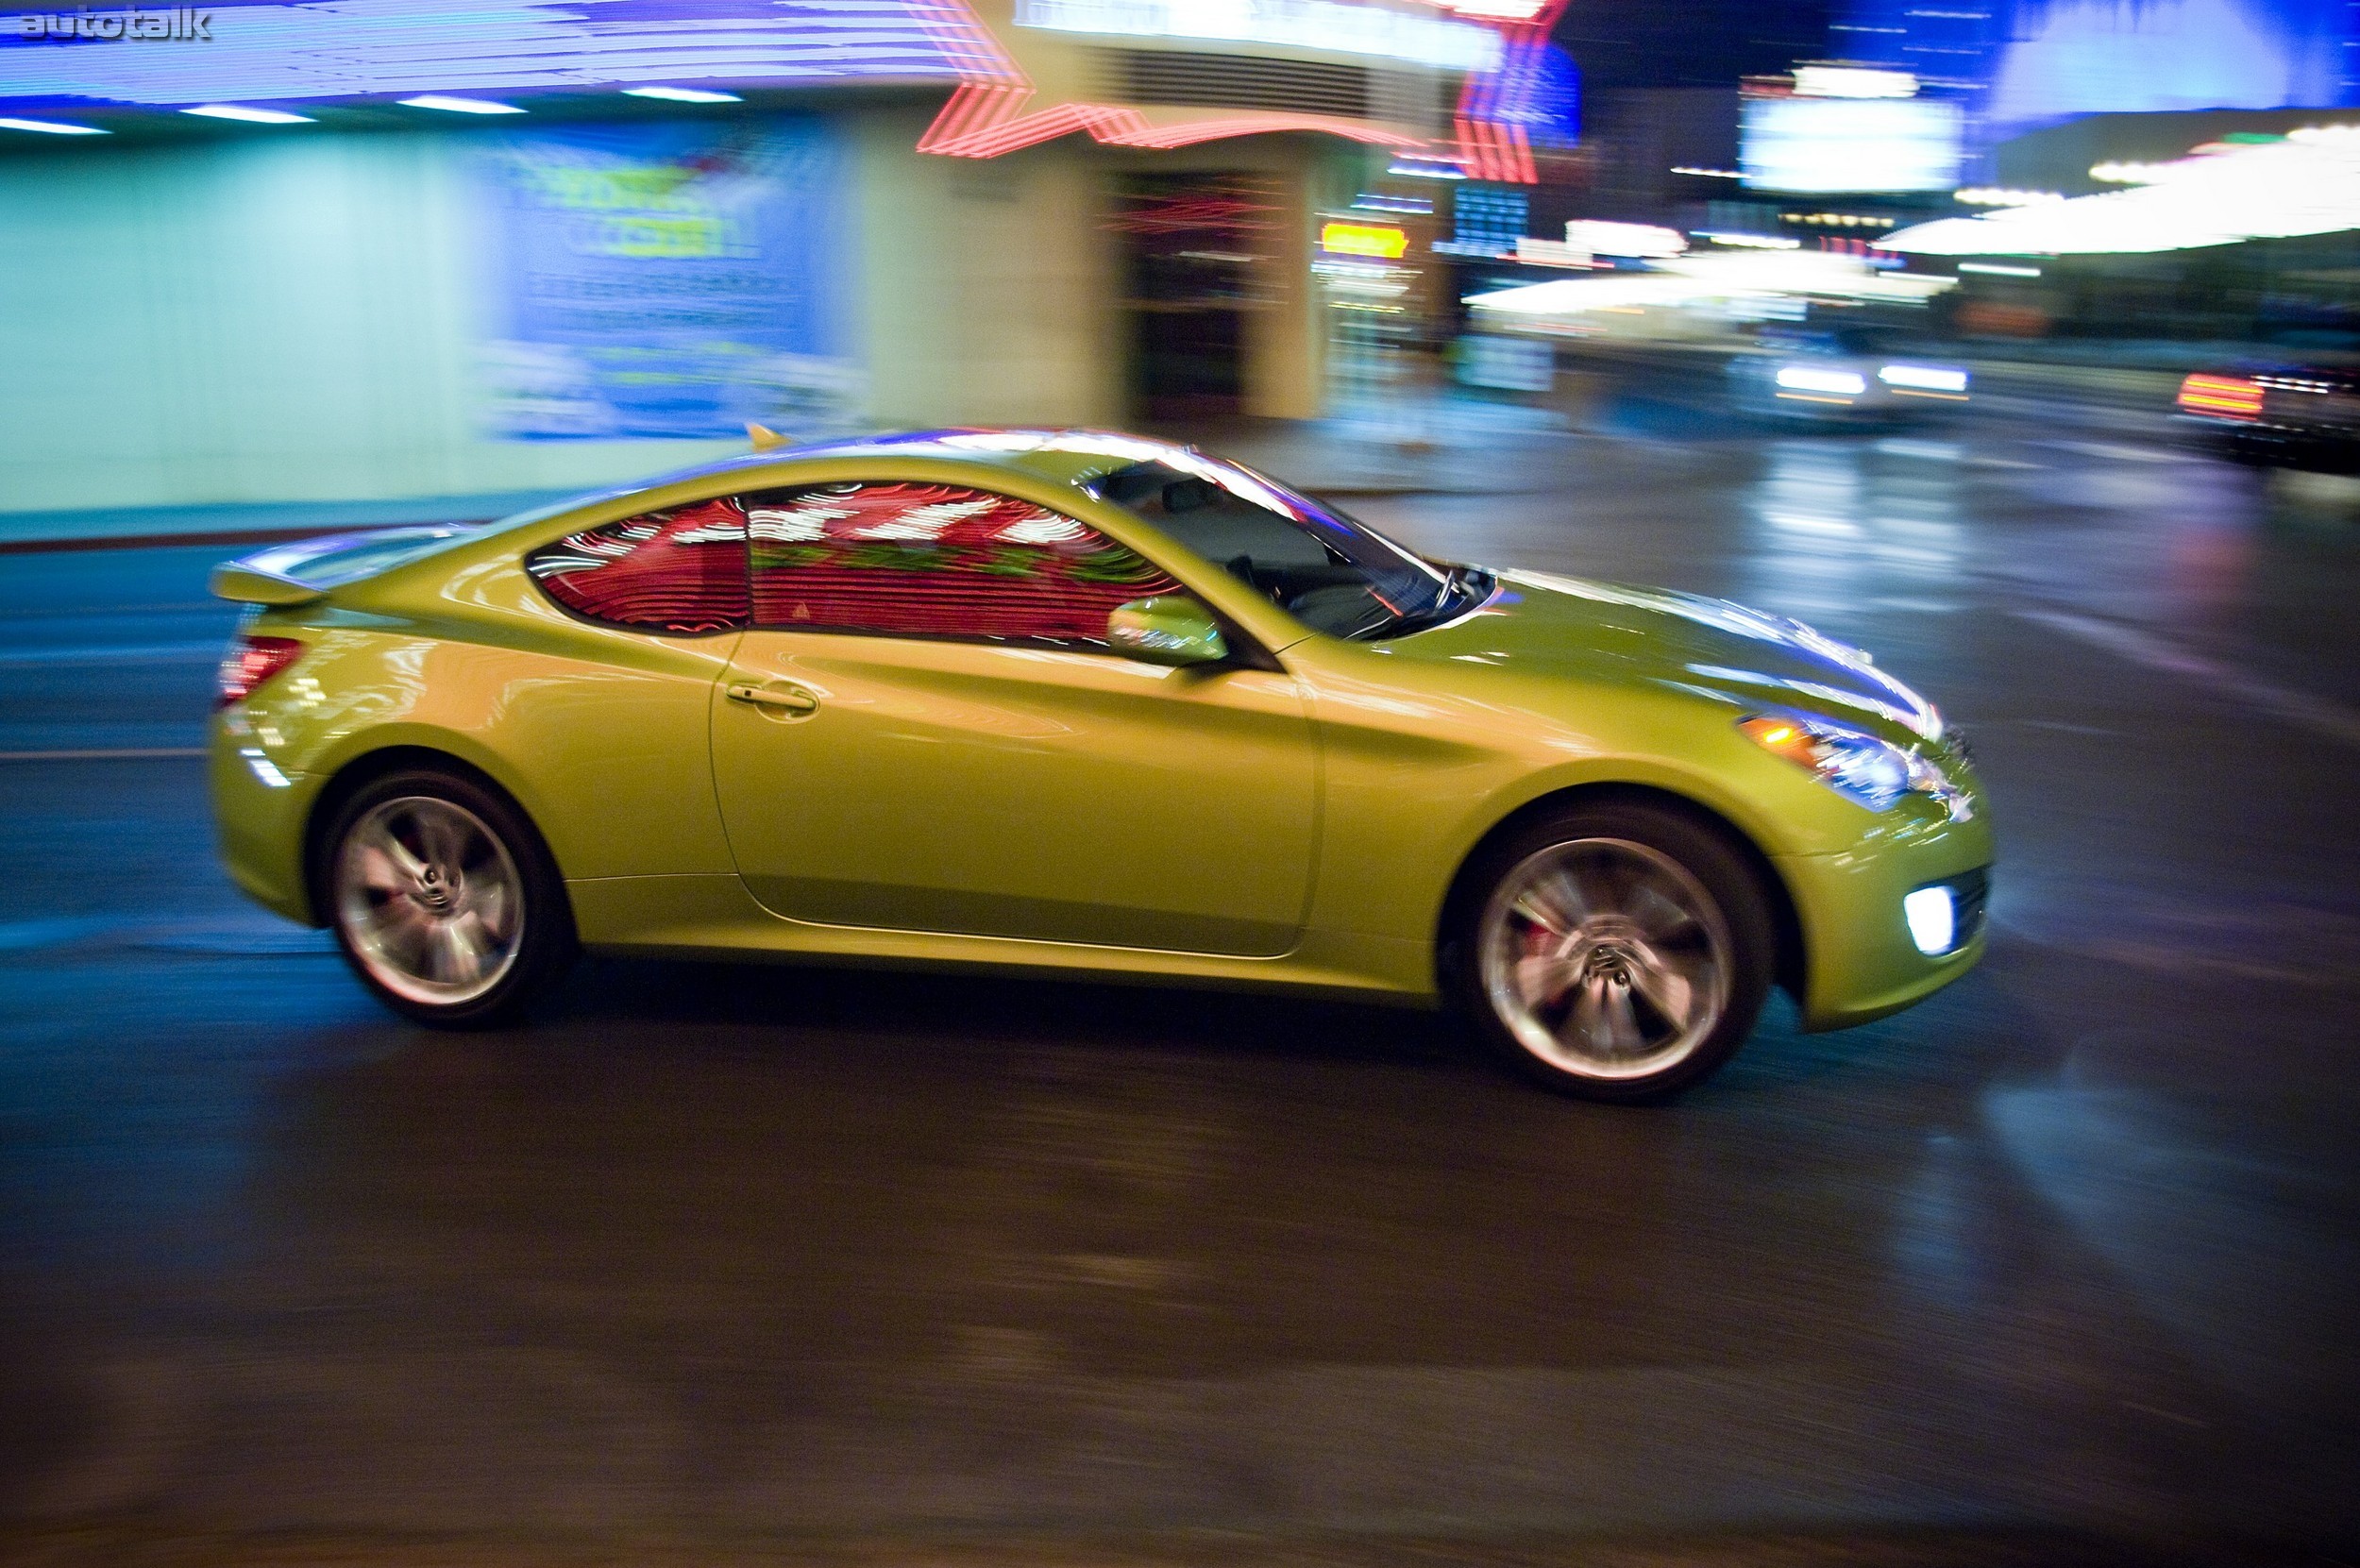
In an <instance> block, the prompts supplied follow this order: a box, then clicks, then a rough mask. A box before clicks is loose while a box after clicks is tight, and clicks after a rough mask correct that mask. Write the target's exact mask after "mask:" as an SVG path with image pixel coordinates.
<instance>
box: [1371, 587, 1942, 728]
mask: <svg viewBox="0 0 2360 1568" xmlns="http://www.w3.org/2000/svg"><path fill="white" fill-rule="evenodd" d="M1390 646H1391V648H1392V649H1394V650H1395V651H1396V652H1397V653H1400V654H1408V655H1410V656H1413V657H1419V658H1436V659H1454V660H1465V661H1470V662H1475V663H1480V664H1486V665H1492V666H1499V667H1504V668H1509V669H1517V670H1526V671H1531V672H1534V673H1540V674H1555V675H1564V676H1569V677H1574V678H1577V679H1581V680H1586V681H1604V682H1619V683H1632V684H1646V685H1652V686H1656V687H1658V688H1660V689H1664V690H1673V691H1687V692H1691V693H1694V694H1695V695H1697V696H1701V697H1708V698H1711V699H1713V700H1719V701H1725V702H1728V703H1730V704H1731V705H1733V706H1739V707H1757V708H1763V709H1782V710H1786V711H1789V712H1799V713H1804V714H1812V715H1816V716H1819V717H1827V718H1831V719H1835V720H1837V721H1838V722H1842V723H1847V724H1852V725H1855V726H1863V727H1866V728H1868V729H1871V730H1881V729H1885V728H1887V727H1894V728H1897V729H1899V730H1903V731H1907V732H1908V733H1910V734H1912V735H1914V736H1916V737H1917V738H1919V739H1922V740H1933V739H1937V738H1939V737H1940V735H1941V733H1942V717H1941V715H1940V714H1939V713H1937V712H1936V711H1935V709H1934V706H1933V704H1932V703H1930V702H1929V701H1927V700H1925V699H1924V698H1922V697H1920V696H1918V695H1917V693H1915V692H1913V691H1912V690H1911V689H1910V688H1909V687H1907V686H1905V685H1903V684H1902V683H1900V682H1898V681H1896V680H1895V679H1893V678H1892V677H1891V676H1889V675H1887V674H1885V673H1884V671H1882V670H1880V669H1879V668H1878V667H1877V666H1876V665H1875V664H1874V663H1873V662H1872V661H1871V659H1870V657H1869V655H1868V654H1866V653H1863V651H1861V650H1860V649H1856V648H1852V647H1849V646H1847V645H1846V644H1844V643H1839V642H1837V641H1835V640H1834V639H1833V638H1830V637H1827V636H1823V635H1821V634H1820V633H1819V632H1814V631H1812V629H1811V628H1810V627H1808V626H1806V625H1804V624H1803V623H1802V622H1801V621H1798V620H1795V619H1792V618H1790V617H1788V616H1785V615H1768V614H1766V613H1764V612H1762V611H1760V610H1750V609H1747V608H1746V607H1745V605H1742V604H1733V603H1731V602H1729V601H1728V599H1707V598H1705V597H1703V596H1702V595H1698V594H1682V593H1674V592H1671V591H1669V590H1667V589H1660V588H1635V587H1627V586H1624V585H1622V584H1619V583H1609V582H1588V581H1586V580H1584V579H1581V578H1571V577H1556V576H1551V575H1548V574H1545V573H1541V572H1501V573H1499V574H1498V586H1497V588H1496V589H1495V590H1494V591H1493V593H1492V596H1491V598H1490V599H1488V600H1486V601H1485V603H1484V604H1483V606H1482V607H1481V608H1480V609H1478V610H1476V611H1475V612H1473V613H1472V614H1470V615H1465V616H1462V617H1460V618H1459V619H1458V620H1456V621H1453V622H1451V623H1450V624H1449V625H1447V626H1441V627H1437V628H1436V629H1434V630H1433V631H1430V632H1420V633H1418V634H1416V635H1414V636H1408V637H1404V638H1401V639H1399V640H1398V641H1396V642H1394V643H1392V644H1391V645H1390Z"/></svg>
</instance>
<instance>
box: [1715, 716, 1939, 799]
mask: <svg viewBox="0 0 2360 1568" xmlns="http://www.w3.org/2000/svg"><path fill="white" fill-rule="evenodd" d="M1737 727H1738V728H1739V729H1741V730H1743V731H1745V734H1746V736H1747V738H1749V739H1750V740H1752V741H1753V743H1754V744H1755V745H1757V746H1759V747H1761V748H1762V750H1765V751H1768V752H1771V753H1773V754H1774V755H1777V756H1781V757H1784V758H1785V759H1786V760H1787V761H1789V762H1791V763H1793V764H1795V766H1796V767H1806V768H1809V769H1810V770H1811V771H1812V774H1813V775H1815V776H1816V777H1817V778H1818V780H1819V782H1820V783H1821V784H1826V785H1827V786H1828V787H1829V789H1832V790H1834V791H1835V792H1836V793H1837V794H1839V795H1843V796H1846V797H1848V798H1849V799H1851V800H1854V801H1859V802H1860V803H1861V804H1862V805H1864V806H1866V807H1867V808H1868V809H1869V810H1871V811H1890V810H1892V809H1893V807H1894V805H1895V803H1896V802H1897V801H1899V800H1900V799H1901V798H1902V797H1903V796H1905V795H1923V796H1925V797H1926V798H1927V799H1928V800H1930V801H1935V802H1937V803H1938V804H1940V805H1941V806H1942V808H1943V809H1944V810H1945V811H1947V812H1948V813H1949V814H1950V819H1951V820H1952V821H1954V822H1964V821H1965V820H1966V819H1967V818H1971V817H1973V816H1974V815H1975V802H1974V801H1972V800H1971V799H1969V798H1968V796H1967V793H1966V791H1965V790H1964V789H1961V788H1960V787H1959V786H1958V785H1957V784H1952V783H1951V782H1950V781H1949V780H1948V779H1947V778H1946V777H1944V776H1943V772H1942V769H1941V768H1939V767H1935V766H1934V765H1933V763H1932V761H1931V760H1930V759H1929V758H1928V757H1927V756H1926V755H1925V754H1924V753H1923V752H1921V751H1919V750H1916V749H1915V748H1914V747H1913V748H1911V749H1909V750H1902V749H1901V748H1900V747H1898V746H1896V745H1894V744H1893V743H1892V742H1891V741H1887V740H1880V739H1878V738H1877V737H1876V736H1875V735H1872V734H1865V733H1862V732H1861V731H1859V730H1847V729H1846V728H1845V727H1844V726H1843V725H1841V724H1830V723H1829V722H1827V720H1825V719H1819V718H1799V717H1774V716H1768V715H1759V714H1758V715H1756V716H1755V717H1751V718H1745V719H1741V720H1739V721H1738V726H1737Z"/></svg>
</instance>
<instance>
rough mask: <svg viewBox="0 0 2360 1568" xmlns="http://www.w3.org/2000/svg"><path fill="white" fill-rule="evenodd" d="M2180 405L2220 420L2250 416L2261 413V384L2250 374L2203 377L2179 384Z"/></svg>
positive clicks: (2191, 411)
mask: <svg viewBox="0 0 2360 1568" xmlns="http://www.w3.org/2000/svg"><path fill="white" fill-rule="evenodd" d="M2180 406H2181V407H2182V408H2183V409H2185V410H2187V411H2188V412H2189V413H2209V414H2212V415H2213V416H2214V417H2216V418H2220V419H2252V418H2255V417H2257V416H2258V415H2259V414H2260V413H2261V412H2262V383H2261V382H2259V381H2257V380H2254V379H2252V378H2251V377H2249V376H2206V375H2203V374H2201V373H2200V374H2197V375H2194V376H2191V377H2189V378H2188V379H2186V380H2184V381H2182V382H2181V383H2180Z"/></svg>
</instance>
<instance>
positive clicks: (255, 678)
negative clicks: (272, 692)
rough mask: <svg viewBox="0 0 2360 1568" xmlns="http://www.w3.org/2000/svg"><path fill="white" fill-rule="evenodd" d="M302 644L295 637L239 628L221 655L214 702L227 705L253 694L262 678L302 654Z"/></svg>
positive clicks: (289, 663)
mask: <svg viewBox="0 0 2360 1568" xmlns="http://www.w3.org/2000/svg"><path fill="white" fill-rule="evenodd" d="M304 646H305V645H304V644H303V643H301V642H300V641H298V640H296V639H295V638H294V637H258V636H256V635H254V634H253V633H252V632H239V633H238V638H237V641H235V642H233V643H231V644H230V645H229V651H228V652H227V653H225V654H223V655H222V657H221V696H220V697H219V699H217V700H215V701H214V703H213V706H215V707H217V708H226V707H228V706H229V704H230V703H232V702H243V701H244V700H246V699H247V698H249V697H251V696H253V695H254V692H255V689H256V688H257V687H259V686H260V685H261V683H263V682H265V681H267V680H269V679H270V678H271V677H272V676H274V675H276V674H278V672H279V671H280V670H282V669H285V668H286V667H287V666H289V665H292V664H294V663H295V661H296V660H297V659H300V658H302V657H303V649H304Z"/></svg>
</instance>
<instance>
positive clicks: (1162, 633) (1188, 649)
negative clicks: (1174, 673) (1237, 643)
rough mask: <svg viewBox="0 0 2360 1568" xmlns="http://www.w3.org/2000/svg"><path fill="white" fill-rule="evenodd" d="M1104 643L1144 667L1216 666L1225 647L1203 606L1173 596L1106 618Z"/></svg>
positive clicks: (1141, 601) (1125, 607)
mask: <svg viewBox="0 0 2360 1568" xmlns="http://www.w3.org/2000/svg"><path fill="white" fill-rule="evenodd" d="M1106 640H1107V641H1108V642H1109V643H1112V644H1113V645H1114V650H1115V651H1116V652H1117V653H1120V654H1121V655H1122V656H1123V657H1124V658H1126V659H1137V660H1138V661H1139V662H1140V663H1141V664H1146V665H1217V664H1219V663H1221V662H1222V660H1223V659H1226V658H1228V657H1229V644H1228V642H1227V641H1226V640H1224V639H1223V638H1222V634H1221V628H1220V627H1219V626H1217V625H1215V624H1214V622H1213V617H1212V616H1211V615H1208V614H1207V613H1206V612H1205V606H1203V605H1202V604H1199V603H1198V602H1197V601H1196V600H1194V599H1183V598H1181V597H1180V596H1178V595H1176V594H1172V595H1166V596H1164V597H1163V598H1160V599H1133V600H1132V601H1131V602H1130V603H1128V604H1124V605H1119V606H1117V607H1116V609H1115V611H1114V613H1113V614H1112V615H1108V616H1107V617H1106Z"/></svg>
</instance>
